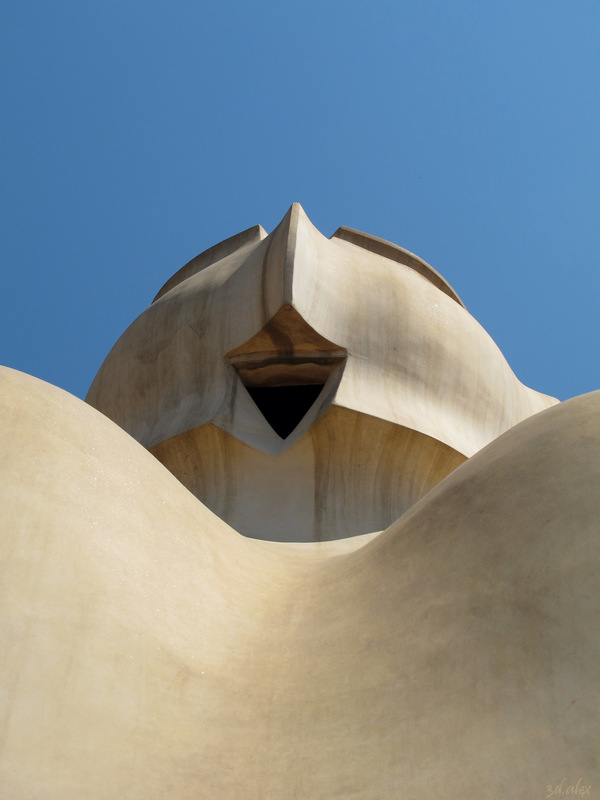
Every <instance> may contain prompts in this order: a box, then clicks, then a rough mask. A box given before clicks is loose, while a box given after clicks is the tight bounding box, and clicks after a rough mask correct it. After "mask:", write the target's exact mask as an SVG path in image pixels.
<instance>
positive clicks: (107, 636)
mask: <svg viewBox="0 0 600 800" xmlns="http://www.w3.org/2000/svg"><path fill="white" fill-rule="evenodd" d="M0 404H1V419H2V420H3V425H2V427H1V429H0V437H1V448H2V452H3V453H4V454H10V457H7V456H5V457H4V458H3V459H2V460H1V461H0V472H1V480H0V486H1V487H2V502H1V504H0V515H1V519H2V524H1V526H0V531H1V533H2V538H3V542H2V547H1V548H0V553H1V562H0V610H1V613H0V624H1V625H2V634H1V636H2V642H3V648H2V657H1V658H0V681H1V685H2V687H3V695H2V697H3V702H2V706H1V707H0V786H2V796H3V797H6V798H9V799H10V800H30V798H32V797H35V798H38V800H56V798H61V800H80V799H81V798H83V797H85V798H87V799H88V800H108V798H110V799H111V800H112V799H113V798H117V797H127V798H129V800H136V798H140V800H154V798H156V799H157V800H158V798H161V800H162V798H165V797H177V798H178V800H186V799H187V798H189V799H190V800H192V798H193V800H197V798H211V800H212V799H213V798H218V799H219V800H224V798H236V800H238V799H239V800H246V799H247V798H267V797H273V798H287V797H290V798H291V797H319V798H322V799H323V800H333V798H338V797H340V796H343V797H354V798H357V800H367V798H368V799H369V800H380V798H382V797H386V798H387V797H413V796H423V797H445V798H449V800H459V799H460V800H471V799H472V800H475V798H477V800H480V799H481V798H489V800H492V799H493V800H496V798H498V797H503V796H509V797H519V798H521V797H523V798H534V797H538V796H541V797H545V796H546V794H547V785H548V784H552V785H556V784H559V783H560V781H561V779H562V778H563V777H566V779H567V783H565V784H564V786H565V787H566V786H567V785H569V784H570V783H572V784H575V783H576V781H577V780H578V778H581V780H582V782H583V784H584V785H588V784H589V785H591V787H592V792H593V791H595V789H594V787H597V786H598V784H599V781H600V772H599V765H598V759H597V741H596V740H597V737H596V736H595V731H596V729H597V720H598V716H599V714H600V692H599V689H598V681H597V663H598V652H597V651H598V647H597V640H598V636H597V635H596V626H597V620H598V619H600V608H599V593H598V581H597V575H598V570H599V566H600V564H599V555H600V553H599V546H598V543H599V541H600V540H599V538H598V519H599V518H600V505H599V504H600V497H599V495H598V492H597V487H598V484H599V480H600V457H599V453H600V426H599V424H598V419H599V418H600V393H594V394H591V395H587V396H584V397H581V398H577V399H575V400H571V401H568V402H566V403H564V404H561V405H558V406H556V407H555V408H551V409H549V410H548V411H545V412H544V413H542V414H540V415H536V416H534V417H532V418H531V419H528V420H526V421H525V422H523V423H521V424H520V425H519V426H517V427H515V428H514V429H512V430H510V431H509V432H508V433H506V434H505V435H504V436H501V437H500V438H499V439H497V440H496V441H495V442H493V443H492V444H490V445H489V446H488V447H487V448H485V449H484V450H482V452H480V453H478V454H476V455H475V456H473V457H472V458H471V459H469V461H467V462H466V463H465V464H463V465H462V466H460V467H458V469H456V470H455V471H454V472H453V473H452V474H451V475H449V476H448V477H447V478H445V479H444V480H443V481H442V482H441V483H439V484H438V485H437V486H436V487H435V488H434V489H433V490H432V491H431V492H430V493H429V494H428V495H427V496H426V497H424V498H423V499H421V500H420V501H419V502H418V503H417V504H416V505H415V506H413V508H412V509H411V510H410V511H409V512H408V513H407V514H406V515H404V516H403V517H402V518H401V519H400V520H399V521H398V522H396V523H395V524H394V525H392V526H391V527H390V528H389V529H388V530H387V531H385V532H384V533H382V534H380V535H378V536H375V537H370V538H369V537H366V538H364V537H359V538H357V539H354V540H351V541H350V543H348V542H347V541H346V542H330V543H323V544H319V543H313V544H304V545H299V544H286V543H273V542H261V541H256V540H253V539H249V538H246V537H243V536H240V535H238V534H237V533H235V532H234V531H233V530H232V529H230V528H229V527H228V526H227V525H226V524H225V523H223V522H222V521H221V520H220V519H218V518H217V517H216V516H214V515H213V514H212V513H211V512H210V511H209V510H208V509H206V508H205V507H204V506H203V505H202V504H201V503H199V502H198V500H196V499H195V498H194V497H193V496H192V495H191V494H190V493H189V492H188V491H187V490H186V489H185V488H183V486H182V485H181V484H180V483H179V482H178V481H177V480H176V479H175V478H174V477H173V476H172V475H171V474H170V473H169V472H168V471H167V470H166V469H164V468H163V467H162V466H161V465H160V464H159V463H158V461H156V459H154V458H153V457H152V456H151V455H150V454H149V453H148V452H146V451H145V450H144V449H143V448H142V447H141V446H140V445H139V444H137V443H136V442H135V441H134V440H133V439H131V438H130V437H129V436H128V435H127V434H126V433H125V432H123V431H122V430H120V429H119V428H118V427H117V426H116V425H114V424H113V423H112V422H110V421H109V420H108V419H106V418H105V417H104V416H102V415H101V414H99V413H98V412H96V411H95V410H94V409H92V408H90V407H89V406H87V405H85V404H83V403H81V402H80V401H78V400H77V399H76V398H73V397H71V396H69V395H67V394H65V393H64V392H62V391H61V390H59V389H56V388H54V387H51V386H49V385H48V384H44V383H42V382H40V381H37V380H35V379H33V378H30V377H28V376H24V375H22V374H20V373H15V372H13V371H11V370H6V369H3V370H1V371H0ZM352 543H353V544H352ZM590 796H593V794H592V793H590Z"/></svg>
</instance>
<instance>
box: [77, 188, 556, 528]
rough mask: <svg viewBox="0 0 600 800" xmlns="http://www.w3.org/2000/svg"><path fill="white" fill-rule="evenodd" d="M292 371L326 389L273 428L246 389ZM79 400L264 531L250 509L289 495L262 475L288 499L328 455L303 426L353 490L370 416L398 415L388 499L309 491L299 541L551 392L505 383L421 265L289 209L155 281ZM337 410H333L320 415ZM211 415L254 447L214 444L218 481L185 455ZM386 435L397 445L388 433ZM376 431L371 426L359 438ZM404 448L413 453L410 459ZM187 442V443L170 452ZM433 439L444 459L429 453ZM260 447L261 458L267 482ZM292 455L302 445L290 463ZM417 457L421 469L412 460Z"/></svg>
mask: <svg viewBox="0 0 600 800" xmlns="http://www.w3.org/2000/svg"><path fill="white" fill-rule="evenodd" d="M238 245H239V246H238ZM236 247H237V249H236ZM290 384H291V385H294V384H297V385H300V384H302V385H306V384H312V385H321V384H323V389H322V391H321V393H320V394H319V396H318V398H317V400H316V401H315V403H314V405H313V406H312V407H311V409H310V411H309V412H308V413H307V414H306V416H305V417H304V418H303V420H302V422H301V423H300V424H298V426H297V427H296V428H295V429H294V431H293V432H292V433H291V435H289V436H287V438H282V437H281V436H279V435H278V434H277V433H276V432H275V431H274V430H273V427H272V426H271V425H270V424H269V422H268V421H267V419H266V418H265V416H264V415H263V413H261V411H260V410H259V408H258V407H257V405H256V404H255V402H254V401H253V400H252V399H251V396H250V393H249V392H250V391H251V389H252V388H253V387H256V386H263V387H276V386H289V385H290ZM87 400H88V402H89V403H90V404H91V405H93V406H95V407H96V408H97V409H99V410H101V411H102V412H103V413H104V414H106V415H107V416H109V417H110V418H111V419H113V420H114V421H115V422H117V423H118V424H119V425H120V426H121V427H122V428H124V429H125V430H126V431H127V432H128V433H130V434H131V435H132V436H134V437H135V438H136V439H137V440H138V441H139V442H141V443H142V444H143V445H145V446H146V447H148V448H152V452H153V453H155V454H156V455H157V457H159V458H161V459H164V463H165V464H166V465H167V466H168V467H169V468H170V469H172V470H173V471H174V474H175V475H177V477H179V478H180V479H181V480H183V481H184V482H185V483H186V485H187V486H189V487H190V488H191V489H192V491H194V492H195V493H196V494H197V496H198V497H199V499H201V500H202V501H203V502H205V503H206V504H207V505H208V506H209V507H211V508H215V509H219V513H220V514H221V515H222V516H223V519H225V521H227V522H229V523H230V524H232V525H235V526H238V525H240V529H241V530H244V531H246V532H248V533H250V534H251V535H257V534H256V531H258V530H259V529H262V530H263V534H264V535H265V536H269V537H271V536H272V533H271V529H269V527H268V526H267V527H265V526H264V524H263V521H264V520H265V519H266V518H267V517H270V515H271V514H272V513H273V508H274V507H275V506H276V507H277V508H279V509H280V511H281V514H282V516H284V512H285V511H287V510H288V509H290V510H291V509H292V508H293V504H294V502H295V501H294V500H293V498H292V500H291V501H290V502H291V503H292V505H290V502H288V500H287V499H286V500H285V501H282V493H281V491H279V490H278V491H276V492H274V491H273V482H272V480H271V478H270V477H269V476H270V475H272V474H275V473H276V472H277V470H278V469H279V468H281V469H282V470H283V471H284V473H285V475H286V476H288V477H289V478H292V477H294V476H296V477H297V478H298V479H299V478H300V476H301V475H302V481H303V483H302V485H301V486H300V485H299V486H298V491H299V493H300V494H302V493H306V492H307V491H310V487H311V486H318V485H319V481H320V480H321V477H322V474H323V471H322V470H321V472H319V469H320V467H319V465H320V464H321V463H322V459H323V458H327V457H326V455H325V453H324V450H323V447H321V446H319V447H317V451H318V457H317V458H314V457H313V456H310V458H309V460H310V461H311V463H312V466H311V467H308V466H307V464H308V463H309V462H308V461H307V458H306V455H305V454H306V452H307V447H308V446H309V445H308V443H307V442H304V441H303V437H305V435H306V434H307V433H308V432H309V431H311V430H312V427H313V426H314V425H315V424H317V423H318V425H319V426H320V428H319V430H320V432H321V433H320V436H321V441H322V442H325V441H327V440H328V439H329V440H331V442H332V443H335V444H334V452H333V455H332V459H333V462H334V463H335V467H334V471H335V472H336V475H338V476H339V485H340V487H343V486H345V487H347V489H346V490H347V491H356V490H358V492H359V493H360V492H361V491H363V490H362V489H360V488H359V487H360V485H361V480H363V479H362V478H361V476H360V474H359V473H360V469H361V467H360V465H361V464H362V463H364V465H365V467H364V480H363V487H364V492H366V491H367V488H366V487H370V486H371V485H372V472H373V469H374V468H375V467H374V465H375V463H376V461H377V458H378V455H377V453H375V452H371V451H370V450H369V445H368V437H369V435H370V434H369V431H370V429H371V428H372V427H373V426H374V425H378V430H380V431H382V430H383V429H384V428H385V427H386V426H387V429H388V430H390V431H392V429H393V428H397V429H398V437H400V439H402V437H405V436H408V437H409V438H410V441H411V444H410V449H411V455H410V458H409V459H408V460H407V461H403V459H402V458H400V457H399V456H397V457H394V458H391V459H388V460H387V464H386V466H387V467H388V468H393V470H394V471H393V473H391V474H389V475H386V476H385V477H382V481H381V490H382V491H386V492H387V489H385V487H386V486H393V485H394V484H395V485H397V486H398V487H401V488H399V491H398V492H396V494H395V497H394V500H393V501H391V502H384V503H382V504H379V505H378V506H377V509H376V513H375V510H374V507H373V504H375V503H376V502H378V499H377V501H375V498H373V501H372V503H371V507H370V508H367V509H365V513H364V514H363V515H361V514H360V513H355V508H354V507H353V509H352V514H351V515H348V514H345V513H344V511H342V510H341V506H339V505H338V502H341V503H342V504H343V503H344V502H345V501H344V500H343V497H342V495H343V489H341V490H340V491H342V494H340V492H337V493H335V494H334V493H329V494H328V493H323V492H321V493H320V494H319V495H318V498H317V499H316V500H313V501H312V502H311V504H310V507H309V508H308V509H307V513H305V514H301V515H299V516H297V517H296V519H295V522H294V526H293V534H290V535H293V537H294V538H296V539H298V540H307V541H311V540H315V539H320V538H322V537H323V536H328V537H330V538H339V537H344V536H349V535H353V534H360V533H363V532H364V530H365V526H367V521H368V520H372V522H369V523H368V524H369V525H370V524H374V525H377V526H379V527H387V525H389V524H391V522H392V521H393V520H394V519H395V518H396V516H398V515H399V514H400V513H402V512H403V511H405V510H406V508H408V507H409V506H410V504H412V503H413V502H415V501H416V500H418V499H419V497H421V496H422V494H424V493H425V492H426V491H428V489H429V488H431V485H432V482H431V479H434V478H435V480H439V479H441V478H442V477H443V476H444V474H447V473H442V472H441V464H442V461H444V459H445V463H446V465H447V466H448V468H449V469H452V468H454V466H456V464H457V463H460V462H461V460H463V459H464V458H466V457H469V456H471V455H472V454H473V453H475V452H476V451H477V450H479V449H480V448H481V447H483V446H484V445H486V444H487V443H488V442H490V441H492V440H493V439H494V438H496V437H497V436H499V435H500V434H501V433H502V432H504V431H505V430H507V429H508V428H510V427H512V426H513V425H515V424H516V423H517V422H519V421H521V420H522V419H525V418H526V417H528V416H530V415H531V414H533V413H536V412H537V411H540V410H542V409H544V408H547V407H548V406H550V405H552V404H553V403H555V402H557V401H556V400H554V399H553V398H550V397H547V396H546V395H542V394H540V393H538V392H535V391H533V390H531V389H528V388H527V387H525V386H523V385H522V384H521V383H520V382H519V381H518V380H517V379H516V377H515V376H514V374H513V372H512V371H511V369H510V367H509V366H508V364H507V363H506V361H505V359H504V357H503V356H502V354H501V352H500V351H499V350H498V348H497V347H496V345H495V344H494V342H493V341H492V340H491V339H490V337H489V336H488V335H487V333H486V332H485V331H484V330H483V329H482V328H481V326H480V325H479V324H478V323H477V322H476V321H475V320H474V319H473V318H472V317H471V316H470V315H469V313H468V312H467V311H466V310H465V308H464V307H463V305H462V303H461V302H460V300H459V299H458V297H457V295H456V294H455V292H454V290H453V289H452V288H451V287H450V286H449V285H448V284H447V282H446V281H445V280H444V279H443V278H442V277H441V276H440V275H438V274H437V273H436V272H435V270H433V269H432V268H431V267H429V265H427V264H425V262H423V261H422V260H421V259H419V258H418V257H416V256H414V255H413V254H411V253H408V252H407V251H405V250H403V249H402V248H400V247H398V246H396V245H393V244H390V243H389V242H384V241H382V240H380V239H377V238H375V237H372V236H368V235H367V234H361V233H359V232H357V231H351V230H350V229H346V228H341V229H339V230H338V231H337V232H336V234H335V235H334V236H333V237H332V238H331V239H327V238H325V237H324V236H323V235H322V234H321V233H319V231H317V230H316V228H314V227H313V225H312V224H311V223H310V221H309V220H308V218H307V217H306V215H305V214H304V212H303V210H302V209H301V208H300V206H299V205H297V204H294V205H293V206H292V208H291V209H290V210H289V212H288V213H287V215H286V216H285V217H284V219H283V220H282V222H281V223H280V225H279V226H278V227H277V228H276V230H275V231H273V233H271V234H270V235H269V236H266V234H265V233H264V231H263V230H262V229H261V228H260V227H257V228H255V229H250V230H249V231H245V232H243V233H242V234H239V235H238V237H237V238H236V237H232V239H229V240H226V242H224V243H222V245H221V246H216V247H215V248H211V250H209V251H207V253H206V254H201V255H200V256H198V257H197V259H194V260H193V261H192V262H190V264H189V265H187V266H186V267H184V268H183V270H182V271H180V272H179V273H177V274H176V275H175V276H174V277H173V278H172V279H171V280H170V281H168V282H167V284H166V286H165V288H164V290H161V292H160V293H159V296H158V299H157V300H156V302H154V303H153V304H152V305H151V306H150V307H149V308H148V309H147V310H146V311H145V312H144V313H143V314H142V315H141V316H140V317H139V318H138V319H137V320H136V321H135V322H134V323H133V325H132V326H131V327H130V328H129V329H128V330H127V331H126V332H125V333H124V334H123V336H122V337H121V339H120V340H119V341H118V342H117V344H116V345H115V347H114V348H113V350H112V351H111V353H110V354H109V355H108V357H107V359H106V360H105V362H104V364H103V365H102V367H101V369H100V371H99V372H98V375H97V376H96V378H95V380H94V383H93V385H92V387H91V389H90V392H89V394H88V397H87ZM336 409H337V410H338V411H340V413H332V412H334V410H336ZM342 411H343V412H344V413H342ZM349 419H353V420H354V421H353V422H352V426H355V428H356V435H355V441H356V442H357V443H361V445H360V446H361V448H362V450H361V453H360V455H359V453H358V451H354V453H353V456H352V459H351V461H350V462H349V464H348V471H347V473H345V472H344V461H343V460H342V458H341V457H340V453H339V452H338V450H337V449H338V446H339V442H340V439H341V438H342V436H345V435H347V426H342V428H339V429H338V428H336V427H335V426H336V425H337V423H338V421H340V420H349ZM374 420H377V421H378V422H377V423H375V422H374ZM207 426H211V429H210V430H208V429H207ZM215 426H216V427H218V428H219V429H220V431H221V433H220V434H219V435H220V437H221V440H222V441H223V442H228V441H229V437H234V438H235V439H237V440H238V442H239V443H244V444H245V445H248V446H249V447H250V448H252V450H248V449H245V448H243V447H241V446H239V445H238V446H236V447H229V446H228V445H226V448H225V449H226V451H227V452H228V453H230V454H233V453H234V452H235V454H236V458H237V457H238V455H239V457H240V458H242V457H243V463H238V462H237V461H234V462H232V464H231V465H230V471H229V473H228V479H227V487H224V486H222V485H217V484H215V481H214V479H213V477H214V476H213V475H212V474H211V473H210V462H209V461H208V460H207V458H205V457H203V456H202V454H201V453H200V451H199V446H200V443H202V446H203V443H205V442H208V441H213V440H214V437H215V433H214V431H213V430H212V428H213V427H215ZM408 432H412V434H414V435H412V436H409V434H408ZM390 435H391V436H392V439H393V440H394V441H395V440H396V434H390ZM353 436H354V434H353ZM313 438H314V437H313ZM175 442H176V443H177V446H176V447H175ZM432 442H436V443H437V444H438V445H439V447H437V448H435V447H432ZM379 443H380V440H379V439H378V436H377V435H376V436H375V439H374V443H373V445H374V446H375V445H376V444H377V446H379ZM417 443H422V444H423V446H424V448H425V450H424V451H423V453H422V454H421V455H419V454H418V453H417V450H416V445H417ZM188 444H189V445H190V450H189V451H185V452H182V451H181V450H180V449H178V448H181V447H183V446H187V445H188ZM310 446H312V445H310ZM403 446H404V445H402V447H403ZM317 451H315V452H317ZM448 452H451V453H452V457H450V458H446V456H445V455H444V456H441V455H440V454H446V453H448ZM265 454H266V455H268V456H269V457H270V458H271V459H272V460H271V461H270V462H269V464H270V468H269V469H268V470H267V473H266V475H267V478H266V479H265V478H264V477H263V476H264V475H265V473H264V472H263V471H262V470H263V465H265V464H266V463H267V462H268V459H266V458H265ZM428 454H430V455H431V457H432V461H431V462H430V464H429V467H427V465H426V464H425V462H424V457H425V456H427V455H428ZM294 455H298V457H299V458H300V462H299V463H298V464H297V465H294V463H293V458H294ZM363 455H364V458H363ZM385 458H386V459H387V456H385ZM253 459H254V464H253V463H252V461H253ZM184 462H185V463H184ZM416 462H418V464H419V476H418V477H415V476H414V475H413V474H412V472H411V470H412V467H413V465H414V463H416ZM382 466H383V465H382ZM310 469H312V475H311V474H309V472H310ZM328 471H329V467H328V466H326V468H325V474H329V472H328ZM427 471H429V478H427V479H425V478H424V477H423V473H424V472H427ZM380 475H381V473H379V474H378V478H379V477H380ZM238 479H239V480H240V481H241V482H240V484H239V485H238V483H237V481H238ZM213 486H215V489H214V491H213V489H212V488H211V487H213ZM407 486H410V487H411V488H410V490H407ZM417 487H420V490H422V494H419V493H418V492H416V488H417ZM293 488H294V487H293V486H292V485H289V486H288V492H291V491H292V490H293ZM238 491H239V493H240V495H239V497H236V492H238ZM224 492H227V493H228V495H227V496H228V499H227V500H226V501H225V500H224V499H223V496H224ZM364 492H363V494H364ZM242 497H243V500H242ZM250 497H251V498H252V501H250ZM401 498H402V499H401ZM298 502H299V501H297V502H296V505H297V504H298ZM282 503H283V504H282ZM324 504H328V505H327V507H326V508H324V517H325V518H326V519H327V522H326V524H325V525H321V524H320V522H319V519H320V517H319V513H320V512H319V511H318V509H317V507H319V506H323V505H324ZM242 506H243V508H244V512H243V516H244V519H245V522H244V523H243V524H242V523H240V519H241V515H242V512H241V511H240V510H239V509H241V508H242ZM230 511H231V515H230ZM388 511H389V514H388V513H387V512H388ZM349 516H351V517H352V518H353V519H355V520H356V525H355V527H352V525H351V524H350V523H349V522H348V519H349ZM273 519H275V518H273ZM336 520H339V521H340V524H339V526H338V525H337V523H336ZM272 527H275V528H277V527H279V522H277V523H275V522H274V523H273V526H271V528H272ZM325 529H326V533H325ZM376 529H377V528H372V530H376ZM286 538H289V537H286Z"/></svg>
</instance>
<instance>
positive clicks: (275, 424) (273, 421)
mask: <svg viewBox="0 0 600 800" xmlns="http://www.w3.org/2000/svg"><path fill="white" fill-rule="evenodd" d="M323 386H324V384H322V383H317V384H305V385H302V386H247V387H246V388H247V390H248V393H249V395H250V397H251V398H252V399H253V400H254V402H255V403H256V405H257V406H258V408H259V410H260V412H261V413H262V415H263V417H264V418H265V419H266V420H267V422H268V423H269V425H270V426H271V427H272V428H273V430H274V431H275V433H276V434H277V435H278V436H280V437H281V438H282V439H287V437H288V436H289V435H290V433H291V432H292V431H293V430H295V428H296V427H297V426H298V424H299V423H300V421H301V420H302V418H303V417H304V415H305V414H306V412H307V411H308V409H309V408H310V407H311V406H312V404H313V403H314V402H315V400H316V399H317V397H318V396H319V395H320V393H321V389H322V388H323Z"/></svg>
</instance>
